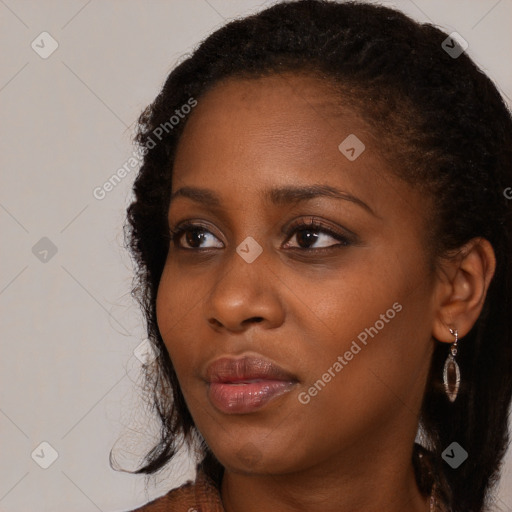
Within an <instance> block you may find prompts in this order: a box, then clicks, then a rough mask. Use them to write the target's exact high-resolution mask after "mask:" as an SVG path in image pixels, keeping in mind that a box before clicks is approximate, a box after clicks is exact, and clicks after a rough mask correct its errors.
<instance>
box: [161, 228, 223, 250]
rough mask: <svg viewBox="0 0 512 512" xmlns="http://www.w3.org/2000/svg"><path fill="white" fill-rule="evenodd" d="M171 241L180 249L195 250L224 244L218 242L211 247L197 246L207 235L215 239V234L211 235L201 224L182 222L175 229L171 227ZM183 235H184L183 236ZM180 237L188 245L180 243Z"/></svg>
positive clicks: (218, 246)
mask: <svg viewBox="0 0 512 512" xmlns="http://www.w3.org/2000/svg"><path fill="white" fill-rule="evenodd" d="M170 233H171V242H172V243H173V244H174V245H175V246H176V247H179V248H180V249H185V250H197V249H215V248H222V247H224V245H223V244H222V242H220V245H216V246H211V247H198V245H200V244H201V243H202V242H204V241H205V240H207V239H208V237H209V236H210V237H212V238H215V239H217V237H216V236H215V235H213V234H212V233H211V232H210V231H209V230H208V229H206V227H204V226H201V225H199V224H182V225H181V226H180V227H178V228H177V229H174V230H173V229H171V230H170ZM184 235H185V236H184ZM181 239H184V240H185V242H186V243H187V244H188V247H186V246H184V245H182V244H181V243H180V241H181Z"/></svg>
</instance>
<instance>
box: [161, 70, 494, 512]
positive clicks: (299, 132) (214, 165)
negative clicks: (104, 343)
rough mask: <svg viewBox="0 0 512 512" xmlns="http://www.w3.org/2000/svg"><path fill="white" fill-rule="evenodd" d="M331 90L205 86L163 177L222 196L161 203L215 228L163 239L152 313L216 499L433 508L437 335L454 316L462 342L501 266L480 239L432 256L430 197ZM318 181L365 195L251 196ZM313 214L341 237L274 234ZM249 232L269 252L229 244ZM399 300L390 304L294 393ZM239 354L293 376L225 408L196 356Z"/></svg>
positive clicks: (289, 505)
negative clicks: (422, 478) (421, 464)
mask: <svg viewBox="0 0 512 512" xmlns="http://www.w3.org/2000/svg"><path fill="white" fill-rule="evenodd" d="M335 100H336V98H335V97H334V96H333V95H332V93H331V92H330V91H329V89H327V88H326V87H325V86H323V85H322V83H321V82H319V81H318V80H316V79H315V78H314V77H307V76H299V75H290V74H288V75H280V76H272V77H265V78H259V79H230V80H227V81H225V82H223V83H221V84H218V85H217V86H215V87H214V88H213V89H211V90H210V91H208V92H207V93H206V94H205V95H204V96H203V97H202V98H200V100H199V104H198V106H197V107H196V109H195V110H194V112H193V114H192V115H191V117H190V118H189V120H188V121H187V125H186V127H185V129H184V133H183V136H182V138H181V140H180V143H179V146H178V151H177V155H176V160H175V165H174V175H173V192H175V191H176V190H178V189H179V188H181V187H184V186H189V187H202V188H207V189H210V190H211V191H213V192H215V193H216V194H217V195H218V196H219V198H220V205H219V206H218V207H215V208H211V207H209V206H206V205H204V204H201V203H198V202H195V201H193V200H191V199H189V198H184V197H179V198H176V199H175V200H174V201H173V202H172V203H171V206H170V209H169V224H170V226H171V228H173V229H174V228H176V227H179V224H182V223H183V221H186V220H188V221H191V222H193V223H197V222H200V224H201V226H200V227H199V228H198V229H201V228H206V229H207V230H208V231H207V232H203V235H202V238H201V232H200V231H199V232H197V231H189V232H188V234H186V233H185V234H182V235H181V236H180V237H179V239H175V240H174V241H172V242H171V244H170V249H169V254H168V258H167V262H166V265H165V268H164V272H163V275H162V278H161V282H160V286H159V290H158V298H157V318H158V325H159V329H160V332H161V334H162V337H163V339H164V342H165V344H166V347H167V349H168V351H169V355H170V357H171V359H172V361H173V363H174V366H175V369H176V372H177V375H178V379H179V382H180V385H181V389H182V391H183V394H184V396H185V399H186V402H187V405H188V407H189V409H190V411H191V414H192V416H193V418H194V421H195V423H196V425H197V427H198V429H199V431H200V432H201V434H202V435H203V437H204V438H205V440H206V442H207V444H208V446H209V447H210V448H211V450H212V451H213V452H214V454H215V455H216V457H217V458H218V459H219V461H220V462H221V463H222V464H223V466H224V467H225V468H226V471H225V474H224V478H223V482H222V492H221V494H222V499H223V502H224V506H225V509H226V511H227V512H242V511H243V512H252V511H256V510H258V511H261V510H275V511H286V512H288V511H290V512H291V511H320V510H322V511H323V512H329V511H340V510H343V511H346V512H349V511H351V512H353V511H360V510H364V511H366V512H373V511H382V510H386V511H388V512H398V511H408V512H416V511H418V512H419V511H423V512H425V511H428V510H429V505H428V497H424V496H422V495H421V494H420V492H419V490H418V488H417V486H416V483H415V479H414V474H413V467H412V463H411V454H412V447H413V442H414V439H415V436H416V431H417V428H418V414H419V410H420V406H421V400H422V396H423V392H424V389H425V383H426V379H427V375H428V369H429V365H430V358H431V354H432V350H433V347H434V344H435V343H437V342H439V341H441V342H450V343H451V342H452V341H453V339H454V338H453V336H452V335H451V334H450V332H449V327H456V328H457V329H458V331H459V338H460V343H461V345H462V343H463V339H462V338H463V336H464V335H465V334H466V333H467V332H468V331H469V329H470V328H471V326H472V325H473V324H474V322H475V321H476V319H477V317H478V314H479V312H480V310H481V307H482V304H483V300H484V298H485V293H486V290H487V286H488V284H489V281H490V279H491V277H492V274H493V272H494V255H493V251H492V248H491V247H490V245H489V244H488V242H486V241H485V240H475V241H473V242H472V243H471V244H468V246H467V247H466V248H465V251H463V252H462V253H461V255H459V256H458V257H457V258H452V259H450V260H446V261H443V262H439V261H437V267H436V268H435V267H434V263H436V262H435V261H434V259H433V256H432V255H431V254H430V253H429V250H428V247H427V243H426V239H427V236H426V233H427V229H428V222H427V218H428V215H427V214H428V208H429V201H428V199H427V198H425V197H423V196H422V194H421V193H420V192H419V191H417V190H415V189H413V188H412V187H411V186H409V185H408V184H406V183H405V182H403V181H401V180H399V179H398V178H396V177H394V175H393V174H392V172H391V170H390V168H389V164H387V163H386V162H385V161H384V160H383V159H382V158H381V157H380V156H379V144H380V137H379V136H378V134H373V133H372V132H371V129H370V128H368V126H367V125H366V123H365V122H364V120H363V119H361V118H359V117H358V115H357V114H356V112H354V111H352V110H351V109H350V106H348V107H341V106H339V104H337V103H336V101H335ZM350 134H355V135H356V136H357V137H358V138H359V139H360V140H361V141H363V143H364V144H365V150H364V152H363V153H362V154H361V155H360V156H359V157H358V158H357V159H356V160H354V161H349V160H348V159H347V158H346V157H345V156H344V154H342V153H341V152H340V150H339V149H338V145H339V144H340V143H341V142H342V141H343V140H344V139H345V138H346V137H347V136H348V135H350ZM317 184H320V185H330V186H332V187H335V188H337V189H339V190H342V191H344V192H345V193H347V194H351V195H352V196H354V197H355V198H357V199H358V200H359V201H363V202H364V203H365V204H366V205H367V207H364V206H361V205H360V204H358V202H357V201H354V200H339V199H334V198H327V197H317V198H314V199H309V200H307V201H301V202H296V203H287V204H279V205H274V204H272V203H271V202H270V201H268V200H267V201H265V200H264V199H263V198H262V196H261V193H262V191H264V190H267V189H270V188H273V187H280V186H299V185H317ZM370 210H371V211H370ZM372 212H373V213H372ZM311 217H314V218H315V219H316V220H318V221H319V222H320V223H322V225H323V226H325V227H326V228H327V229H331V230H333V231H335V232H336V233H339V234H340V235H345V236H346V237H347V238H348V242H346V243H343V242H340V241H339V240H337V239H336V238H333V237H332V236H331V235H329V234H328V233H325V232H323V231H319V230H318V229H316V228H311V229H310V230H308V231H306V232H304V231H302V232H301V231H300V230H299V231H297V230H295V231H292V232H291V233H290V235H289V236H288V235H286V234H285V232H286V231H284V232H283V230H287V229H288V227H289V226H291V225H292V224H293V223H294V222H296V221H307V220H308V219H310V218H311ZM301 229H304V228H301ZM305 235H307V236H305ZM315 235H317V238H315ZM248 236H251V237H253V238H254V239H255V240H256V241H257V242H258V244H259V245H260V246H261V248H262V250H263V251H262V253H261V254H260V255H259V256H258V257H257V259H256V260H255V261H254V262H252V263H247V262H246V261H245V260H244V259H243V258H242V257H240V255H239V254H238V253H237V252H236V248H237V246H239V245H240V244H241V243H242V242H243V241H244V240H245V239H246V237H248ZM340 244H341V245H340ZM180 245H181V247H182V248H180V247H179V246H180ZM329 246H331V248H329V249H324V250H323V251H322V250H318V251H316V252H315V251H314V250H311V249H309V250H308V247H311V248H317V249H320V248H326V247H329ZM194 247H195V248H196V249H194ZM198 247H200V248H202V249H203V252H201V250H198V249H197V248H198ZM207 248H208V249H209V251H205V250H204V249H207ZM393 304H395V308H397V306H396V304H398V305H399V306H401V310H400V311H399V312H396V315H394V317H393V318H392V319H389V318H388V317H386V319H387V320H388V321H387V322H384V326H383V327H382V328H380V329H378V334H376V335H374V337H370V336H368V339H367V344H366V345H363V344H362V343H359V342H358V344H359V346H360V347H361V350H360V351H359V352H358V353H357V354H355V355H354V356H353V358H352V359H351V360H350V361H347V364H346V365H344V366H343V369H342V370H341V371H339V372H337V373H336V374H335V375H336V376H335V377H332V378H331V379H330V381H329V382H328V383H327V384H326V385H325V387H323V389H322V390H321V391H319V392H318V393H317V394H316V396H313V397H311V399H310V401H309V402H308V403H307V404H304V403H301V401H300V400H299V396H302V397H304V393H307V392H308V390H309V389H310V388H311V386H313V384H314V383H315V382H316V381H318V379H321V378H322V375H324V374H325V373H326V372H328V370H329V368H332V367H333V364H334V363H335V362H336V361H337V360H338V359H337V358H338V356H343V355H344V354H345V352H346V351H348V350H349V349H350V347H351V346H352V342H353V341H354V340H357V337H358V335H359V334H360V333H361V332H363V331H365V329H367V328H370V327H371V326H375V325H376V322H377V321H378V320H380V319H382V316H381V315H384V316H386V312H387V311H388V310H390V309H393ZM381 322H382V320H381ZM378 325H379V326H380V325H381V324H380V323H379V324H378ZM245 354H247V355H261V356H264V357H266V358H268V359H270V360H272V361H274V362H275V363H276V364H278V365H279V366H281V367H282V368H284V369H285V370H286V371H288V372H290V373H292V374H294V375H295V376H296V378H297V380H298V383H297V384H296V385H295V386H294V387H293V388H292V389H291V391H290V392H288V393H285V394H284V395H282V396H280V397H278V398H276V399H274V400H273V401H271V402H269V403H268V404H267V405H266V406H265V407H263V408H262V409H260V410H258V411H255V412H252V413H250V414H225V413H222V412H220V411H218V410H217V409H216V408H215V407H214V406H213V405H212V404H211V403H210V401H209V400H208V397H207V383H206V382H205V380H204V372H205V370H206V367H207V366H208V364H209V363H211V362H212V361H214V360H215V359H217V358H219V357H221V356H225V355H230V356H241V355H245ZM301 393H302V395H301Z"/></svg>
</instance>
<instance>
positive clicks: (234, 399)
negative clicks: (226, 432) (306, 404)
mask: <svg viewBox="0 0 512 512" xmlns="http://www.w3.org/2000/svg"><path fill="white" fill-rule="evenodd" d="M206 381H207V382H208V391H207V395H208V399H209V400H210V403H211V404H212V405H213V406H214V407H215V408H216V409H217V410H219V411H220V412H223V413H226V414H248V413H251V412H255V411H258V410H260V409H262V408H263V407H264V406H265V405H267V404H268V403H269V402H270V401H272V400H274V399H276V398H277V397H279V396H282V395H283V394H285V393H288V392H289V391H291V389H292V388H293V387H294V386H295V385H296V384H297V383H298V379H297V378H296V377H295V376H294V375H292V374H291V373H289V372H287V371H285V370H284V369H282V368H281V367H279V366H277V365H276V364H275V363H273V362H271V361H269V360H267V359H263V358H259V357H247V356H246V357H242V358H238V359H235V358H230V357H222V358H220V359H217V360H215V361H214V362H213V363H212V364H210V365H209V366H208V368H207V370H206Z"/></svg>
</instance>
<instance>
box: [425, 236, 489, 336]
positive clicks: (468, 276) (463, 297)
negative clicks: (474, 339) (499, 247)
mask: <svg viewBox="0 0 512 512" xmlns="http://www.w3.org/2000/svg"><path fill="white" fill-rule="evenodd" d="M495 269H496V257H495V254H494V249H493V248H492V245H491V244H490V242H489V241H488V240H486V239H485V238H473V239H471V240H470V241H469V242H467V243H466V244H465V245H464V246H463V247H461V249H460V250H459V251H457V254H456V255H454V256H451V257H449V258H445V260H444V262H443V279H440V280H439V282H438V295H437V299H438V303H437V304H436V309H437V314H436V316H435V319H434V325H433V326H432V335H433V336H434V338H436V339H437V340H439V341H443V342H449V343H451V342H453V336H452V334H451V333H450V329H457V330H458V333H459V337H460V338H463V337H464V336H465V335H466V334H467V333H468V332H469V331H470V330H471V328H472V327H473V325H474V324H475V322H476V321H477V319H478V317H479V316H480V312H481V311H482V307H483V305H484V302H485V298H486V296H487V290H488V289H489V284H490V282H491V280H492V278H493V276H494V272H495Z"/></svg>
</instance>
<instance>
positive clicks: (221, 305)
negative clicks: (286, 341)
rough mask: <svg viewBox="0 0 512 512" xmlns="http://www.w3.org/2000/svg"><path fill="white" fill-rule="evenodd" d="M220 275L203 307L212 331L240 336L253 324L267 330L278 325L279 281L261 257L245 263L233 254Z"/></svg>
mask: <svg viewBox="0 0 512 512" xmlns="http://www.w3.org/2000/svg"><path fill="white" fill-rule="evenodd" d="M220 272H221V275H220V276H219V278H218V279H217V281H216V282H215V284H214V286H213V287H212V289H211V290H210V293H209V295H208V296H207V300H206V301H205V303H204V304H205V308H206V318H207V321H208V323H209V324H210V325H211V326H212V327H213V328H214V329H227V330H229V331H232V332H241V331H244V330H245V329H247V328H248V327H250V325H252V324H255V323H260V324H263V327H265V328H269V329H270V328H275V327H278V326H279V325H281V324H282V322H283V319H284V308H283V304H282V301H281V297H280V295H279V285H278V283H280V282H281V281H280V280H279V279H278V278H277V276H276V273H275V272H273V271H272V270H271V269H270V267H269V266H268V264H267V262H266V261H265V258H264V257H263V254H261V255H260V256H259V257H258V258H257V259H256V260H255V261H253V262H252V263H247V262H246V261H245V260H244V259H243V258H242V257H240V255H239V254H238V253H236V252H235V251H233V255H232V256H231V257H230V258H229V260H227V261H226V265H225V266H223V267H222V268H221V271H220Z"/></svg>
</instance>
